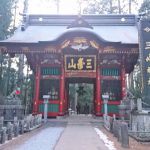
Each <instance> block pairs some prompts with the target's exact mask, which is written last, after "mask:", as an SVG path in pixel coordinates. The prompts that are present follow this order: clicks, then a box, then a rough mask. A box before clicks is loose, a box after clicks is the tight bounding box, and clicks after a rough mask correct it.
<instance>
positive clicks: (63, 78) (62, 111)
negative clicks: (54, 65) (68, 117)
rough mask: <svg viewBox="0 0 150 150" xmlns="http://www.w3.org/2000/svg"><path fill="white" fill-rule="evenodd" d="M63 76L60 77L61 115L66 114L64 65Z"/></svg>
mask: <svg viewBox="0 0 150 150" xmlns="http://www.w3.org/2000/svg"><path fill="white" fill-rule="evenodd" d="M61 72H62V73H61V77H60V103H59V115H60V116H62V115H64V96H65V94H64V91H65V82H64V81H65V77H64V66H63V65H62V66H61Z"/></svg>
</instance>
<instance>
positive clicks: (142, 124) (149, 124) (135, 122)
mask: <svg viewBox="0 0 150 150" xmlns="http://www.w3.org/2000/svg"><path fill="white" fill-rule="evenodd" d="M131 132H132V135H133V136H134V137H135V138H137V139H138V140H142V141H150V112H149V111H144V110H142V112H140V113H139V112H137V113H136V112H135V113H133V114H132V115H131Z"/></svg>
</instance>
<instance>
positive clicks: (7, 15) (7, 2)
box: [0, 0, 15, 40]
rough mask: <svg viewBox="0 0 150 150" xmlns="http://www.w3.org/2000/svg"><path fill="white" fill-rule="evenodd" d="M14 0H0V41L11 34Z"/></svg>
mask: <svg viewBox="0 0 150 150" xmlns="http://www.w3.org/2000/svg"><path fill="white" fill-rule="evenodd" d="M14 4H15V1H14V0H0V40H3V39H6V38H7V37H8V36H9V35H10V34H12V33H13V31H14V29H13V24H12V21H13V13H12V12H13V6H14Z"/></svg>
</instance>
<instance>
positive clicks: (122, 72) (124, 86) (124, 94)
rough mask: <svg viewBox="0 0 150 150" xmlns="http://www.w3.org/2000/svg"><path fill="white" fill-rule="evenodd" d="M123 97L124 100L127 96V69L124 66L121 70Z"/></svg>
mask: <svg viewBox="0 0 150 150" xmlns="http://www.w3.org/2000/svg"><path fill="white" fill-rule="evenodd" d="M121 87H122V88H121V97H122V99H123V98H124V97H125V96H126V81H125V67H124V65H122V68H121Z"/></svg>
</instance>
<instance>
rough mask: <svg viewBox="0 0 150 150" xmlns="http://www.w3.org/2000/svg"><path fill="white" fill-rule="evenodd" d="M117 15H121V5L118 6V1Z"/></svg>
mask: <svg viewBox="0 0 150 150" xmlns="http://www.w3.org/2000/svg"><path fill="white" fill-rule="evenodd" d="M118 13H119V14H121V5H120V0H118Z"/></svg>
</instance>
